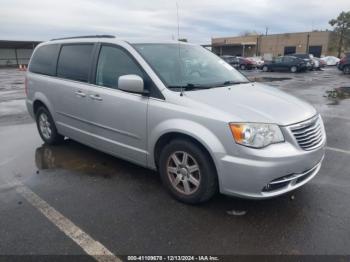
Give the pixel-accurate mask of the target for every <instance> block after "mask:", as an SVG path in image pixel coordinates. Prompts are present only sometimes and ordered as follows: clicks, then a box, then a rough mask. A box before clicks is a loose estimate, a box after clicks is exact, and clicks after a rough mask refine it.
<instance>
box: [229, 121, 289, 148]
mask: <svg viewBox="0 0 350 262" xmlns="http://www.w3.org/2000/svg"><path fill="white" fill-rule="evenodd" d="M230 128H231V132H232V135H233V138H234V139H235V141H236V143H237V144H240V145H244V146H249V147H254V148H262V147H265V146H268V145H270V144H274V143H279V142H283V141H284V137H283V134H282V131H281V129H280V128H279V126H278V125H274V124H260V123H230Z"/></svg>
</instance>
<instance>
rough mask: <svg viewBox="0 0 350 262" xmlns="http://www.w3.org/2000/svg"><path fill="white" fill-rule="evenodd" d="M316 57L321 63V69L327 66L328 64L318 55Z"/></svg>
mask: <svg viewBox="0 0 350 262" xmlns="http://www.w3.org/2000/svg"><path fill="white" fill-rule="evenodd" d="M314 59H316V60H317V61H318V63H319V69H322V68H325V67H326V66H327V63H326V62H325V61H324V60H322V59H321V58H318V57H314Z"/></svg>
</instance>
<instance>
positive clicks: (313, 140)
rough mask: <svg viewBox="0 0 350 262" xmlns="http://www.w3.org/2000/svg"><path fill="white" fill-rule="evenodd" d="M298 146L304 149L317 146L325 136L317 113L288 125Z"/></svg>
mask: <svg viewBox="0 0 350 262" xmlns="http://www.w3.org/2000/svg"><path fill="white" fill-rule="evenodd" d="M290 130H291V131H292V133H293V135H294V137H295V139H296V141H297V142H298V144H299V146H300V147H301V148H302V149H304V150H312V149H315V148H317V147H319V146H320V145H321V144H322V142H323V140H324V137H325V133H324V130H323V124H322V120H321V118H320V116H319V115H317V116H316V117H313V118H311V119H309V120H306V121H304V122H302V123H299V124H296V125H293V126H291V127H290Z"/></svg>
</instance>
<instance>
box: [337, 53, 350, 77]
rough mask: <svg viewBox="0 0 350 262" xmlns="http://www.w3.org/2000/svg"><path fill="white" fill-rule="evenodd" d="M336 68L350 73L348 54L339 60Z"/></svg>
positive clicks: (349, 56)
mask: <svg viewBox="0 0 350 262" xmlns="http://www.w3.org/2000/svg"><path fill="white" fill-rule="evenodd" d="M338 69H339V70H341V71H343V72H344V74H350V54H348V55H347V56H346V57H344V58H342V59H341V60H340V61H339V63H338Z"/></svg>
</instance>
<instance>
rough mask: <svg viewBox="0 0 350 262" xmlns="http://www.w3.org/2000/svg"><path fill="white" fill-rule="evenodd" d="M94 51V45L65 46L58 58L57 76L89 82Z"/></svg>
mask: <svg viewBox="0 0 350 262" xmlns="http://www.w3.org/2000/svg"><path fill="white" fill-rule="evenodd" d="M92 49H93V45H92V44H81V45H76V44H74V45H63V46H62V48H61V52H60V57H59V58H58V64H57V76H58V77H62V78H67V79H71V80H75V81H81V82H87V81H88V77H89V70H90V64H91V55H92Z"/></svg>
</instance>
